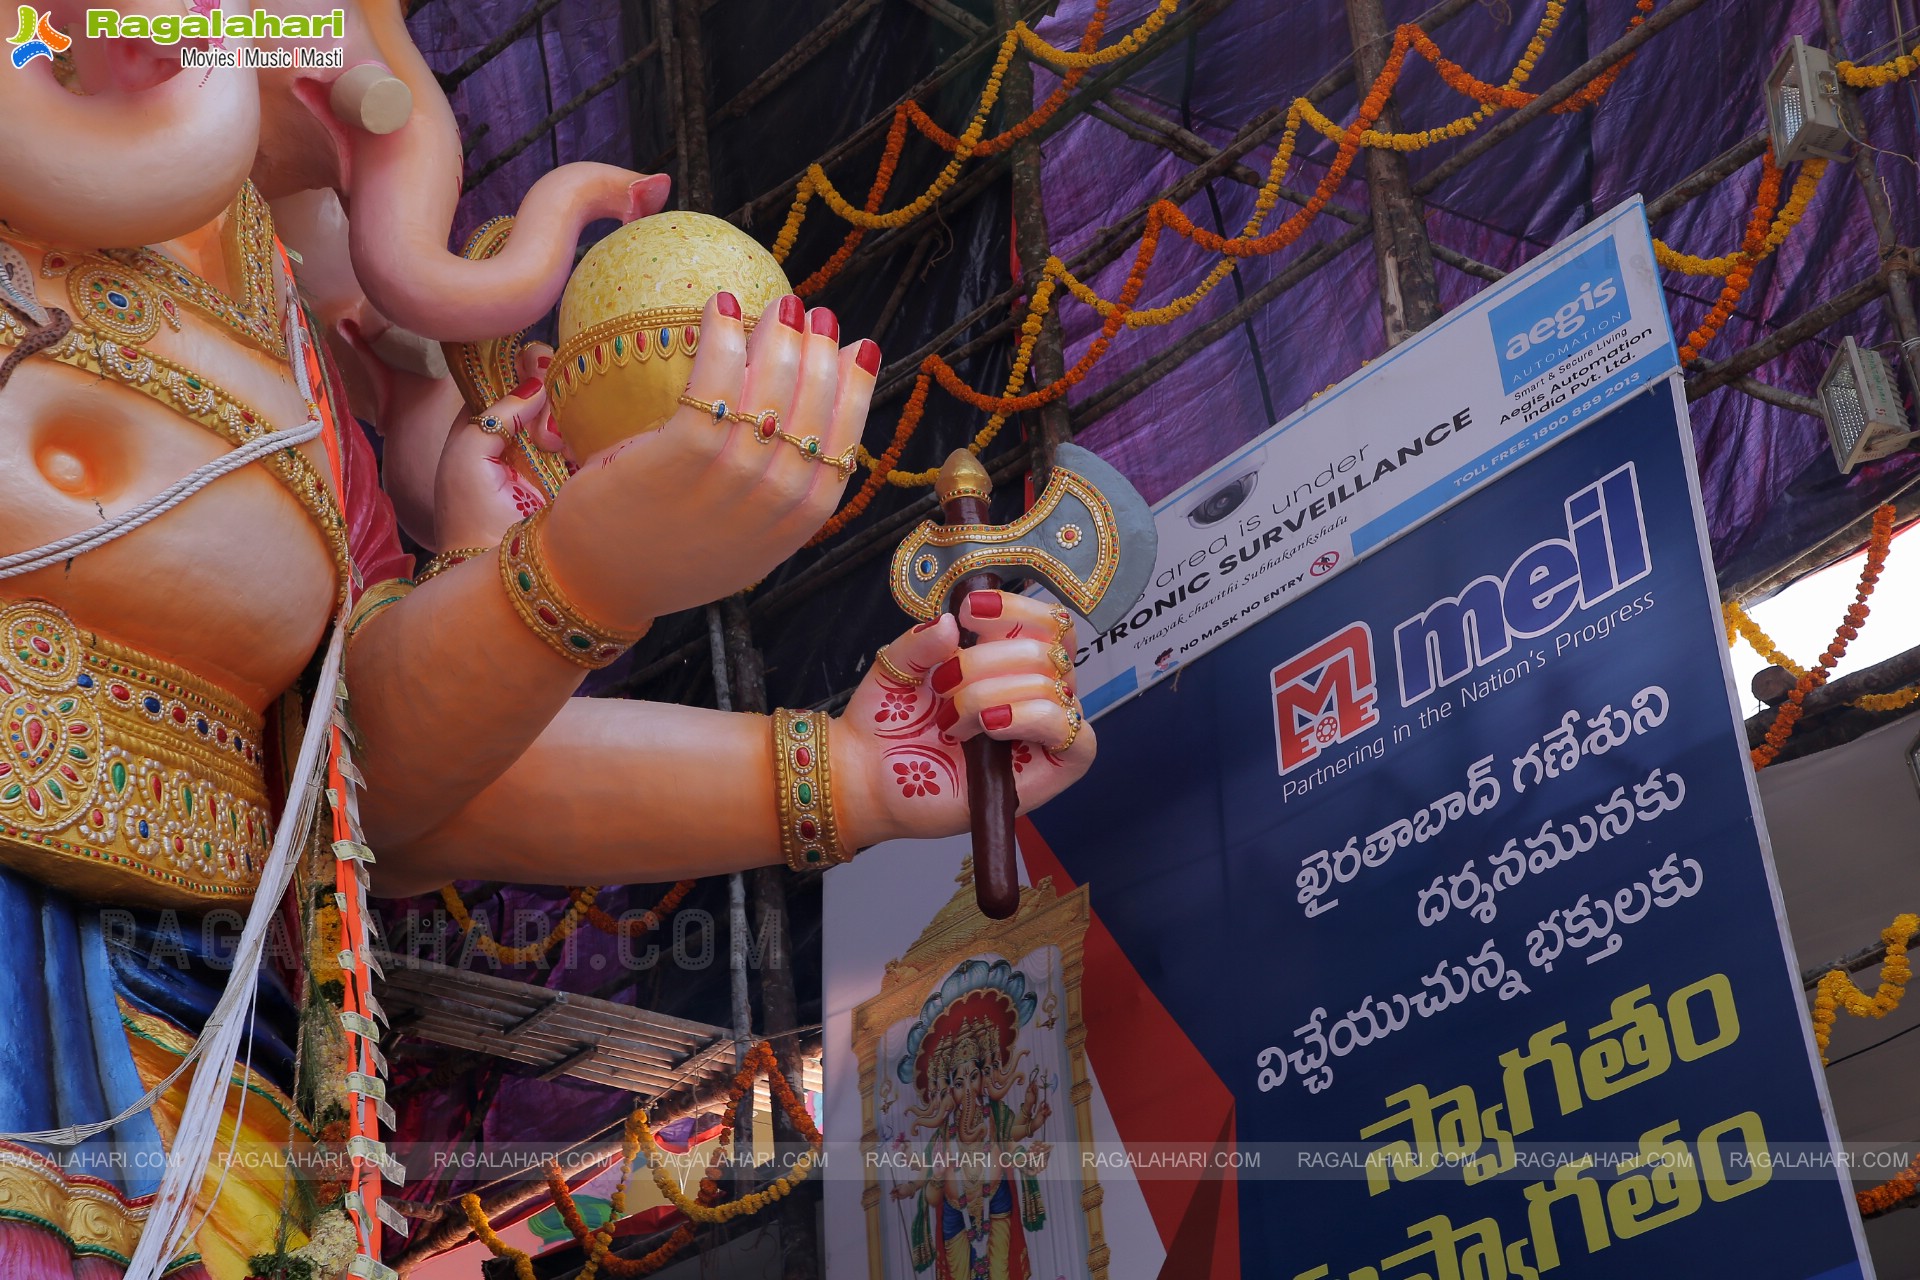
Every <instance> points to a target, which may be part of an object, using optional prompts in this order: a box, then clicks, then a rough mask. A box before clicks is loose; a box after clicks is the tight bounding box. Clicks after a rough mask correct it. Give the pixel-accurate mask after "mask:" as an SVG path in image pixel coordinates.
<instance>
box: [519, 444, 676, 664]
mask: <svg viewBox="0 0 1920 1280" xmlns="http://www.w3.org/2000/svg"><path fill="white" fill-rule="evenodd" d="M604 474H605V473H604V469H596V470H595V471H594V472H582V473H581V474H579V475H577V476H575V477H574V478H573V479H572V480H570V481H569V482H568V484H567V487H566V488H565V489H562V490H561V491H560V494H559V496H558V497H556V498H555V499H554V501H553V503H552V505H551V507H550V508H549V509H548V510H547V511H546V513H545V515H544V516H543V517H542V521H541V523H542V530H541V533H542V539H543V545H544V548H545V552H546V556H547V561H548V564H549V566H550V568H551V570H552V573H553V577H554V579H555V581H556V583H557V584H558V585H559V587H560V589H561V590H563V591H564V592H566V594H567V597H568V598H569V599H570V600H571V601H572V602H573V604H574V606H575V607H576V608H577V609H578V610H579V611H580V612H581V613H582V614H583V615H585V616H586V617H588V618H590V619H592V620H593V621H594V622H597V623H598V624H599V625H601V626H602V627H605V628H606V629H608V630H610V631H625V632H631V633H634V634H636V635H645V634H646V632H647V631H648V629H649V628H651V627H652V626H653V620H654V619H655V618H657V617H659V616H660V614H661V612H663V610H661V609H659V608H658V607H656V605H655V602H653V601H652V600H650V599H648V598H647V592H646V590H645V584H644V582H643V581H642V580H640V577H639V575H637V574H634V573H633V572H632V571H631V570H630V568H629V567H628V566H630V565H632V564H633V563H634V561H635V559H636V557H634V556H633V555H631V554H630V553H620V552H617V551H615V550H614V548H612V547H611V546H610V545H609V540H610V538H612V537H614V535H615V534H616V531H615V530H612V529H609V528H607V527H606V524H605V522H604V521H603V520H601V519H600V518H599V516H600V515H601V512H600V511H599V510H597V507H598V505H599V504H597V503H595V502H591V501H588V499H590V498H592V497H594V496H595V494H594V493H593V486H594V484H595V482H604V481H603V477H604ZM570 499H571V501H570Z"/></svg>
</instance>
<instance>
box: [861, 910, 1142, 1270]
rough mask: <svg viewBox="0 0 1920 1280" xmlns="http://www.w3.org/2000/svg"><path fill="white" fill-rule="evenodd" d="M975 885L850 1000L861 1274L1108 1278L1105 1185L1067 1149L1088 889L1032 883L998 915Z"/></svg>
mask: <svg viewBox="0 0 1920 1280" xmlns="http://www.w3.org/2000/svg"><path fill="white" fill-rule="evenodd" d="M963 879H964V877H963ZM972 892H973V891H972V887H971V884H970V883H963V884H962V886H961V889H960V892H959V893H958V894H956V896H955V897H954V899H953V900H952V901H951V902H949V903H948V904H947V905H946V906H945V907H943V908H942V909H941V911H940V912H939V913H938V914H936V915H935V917H934V919H933V921H932V922H931V923H930V924H929V925H928V927H927V929H926V930H925V932H923V933H922V934H921V936H920V939H919V940H918V941H917V942H915V944H914V945H913V946H912V947H910V948H908V950H907V952H906V954H905V955H904V956H902V957H901V958H900V959H898V960H896V961H893V962H892V963H890V964H889V965H888V967H887V976H886V979H885V981H884V982H883V984H882V987H881V991H880V993H879V994H878V995H877V996H875V997H874V998H873V999H871V1000H869V1001H867V1002H866V1003H865V1004H862V1005H861V1006H860V1007H859V1008H858V1009H857V1010H855V1012H854V1032H853V1039H854V1049H855V1052H856V1054H857V1055H858V1058H859V1062H860V1081H861V1102H862V1112H863V1118H864V1121H865V1124H864V1133H863V1136H862V1153H863V1160H864V1161H865V1163H866V1166H867V1178H868V1182H867V1187H866V1192H865V1195H864V1197H863V1203H864V1205H865V1207H866V1219H867V1235H868V1241H867V1243H868V1260H869V1262H868V1265H869V1274H870V1275H871V1276H872V1277H874V1280H883V1278H884V1280H1033V1278H1036V1277H1046V1278H1048V1280H1052V1278H1053V1277H1089V1278H1099V1277H1104V1275H1105V1274H1106V1257H1107V1249H1106V1246H1105V1244H1104V1242H1103V1240H1102V1234H1101V1220H1100V1204H1101V1198H1102V1196H1101V1189H1100V1186H1099V1183H1098V1181H1097V1179H1096V1176H1095V1174H1094V1171H1093V1170H1091V1169H1088V1170H1086V1171H1085V1174H1084V1177H1083V1173H1082V1169H1081V1167H1080V1165H1081V1161H1080V1160H1079V1157H1078V1155H1077V1149H1078V1148H1079V1146H1080V1145H1081V1144H1084V1143H1086V1142H1088V1141H1089V1140H1090V1137H1091V1118H1090V1115H1089V1108H1088V1101H1089V1099H1090V1097H1091V1093H1092V1086H1091V1083H1090V1082H1089V1079H1088V1075H1087V1066H1086V1059H1085V1053H1084V1049H1083V1046H1084V1042H1085V1031H1084V1028H1083V1027H1082V1025H1081V1021H1080V973H1081V940H1082V937H1083V935H1084V933H1085V930H1086V924H1087V906H1086V900H1085V891H1084V890H1079V891H1076V892H1075V893H1073V894H1071V895H1069V896H1068V897H1066V898H1064V899H1062V898H1056V897H1054V894H1053V889H1052V886H1051V884H1050V883H1046V882H1042V884H1041V885H1039V886H1037V887H1034V888H1029V889H1026V890H1024V891H1023V894H1022V902H1021V909H1020V911H1019V912H1018V913H1017V914H1016V915H1015V916H1014V917H1013V918H1012V919H1010V920H1007V921H1005V922H990V921H987V920H985V919H984V918H983V917H981V916H979V915H978V914H977V913H975V912H974V911H973V910H972Z"/></svg>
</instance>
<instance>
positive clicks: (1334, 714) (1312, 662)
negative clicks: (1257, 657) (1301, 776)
mask: <svg viewBox="0 0 1920 1280" xmlns="http://www.w3.org/2000/svg"><path fill="white" fill-rule="evenodd" d="M1375 700H1376V691H1375V689H1374V679H1373V632H1372V630H1371V629H1370V628H1369V627H1368V626H1367V624H1366V623H1364V622H1355V623H1352V624H1350V625H1349V626H1347V627H1345V628H1344V629H1342V630H1341V631H1339V632H1337V633H1335V634H1334V635H1330V636H1328V637H1327V638H1326V639H1325V640H1322V641H1320V643H1318V644H1316V645H1314V646H1313V647H1311V648H1309V649H1306V650H1304V651H1302V652H1300V653H1297V654H1295V655H1294V656H1293V657H1291V658H1289V659H1287V660H1286V661H1285V662H1283V663H1281V664H1280V665H1279V666H1277V667H1275V668H1274V669H1273V728H1274V736H1275V737H1276V738H1277V739H1278V741H1279V744H1280V772H1281V773H1282V774H1287V773H1291V772H1293V771H1294V770H1295V769H1298V768H1299V767H1300V766H1302V765H1305V764H1310V763H1312V761H1313V759H1314V758H1315V757H1316V756H1318V755H1319V754H1320V753H1321V752H1322V751H1325V750H1326V749H1327V748H1329V747H1331V746H1334V745H1336V744H1338V743H1341V742H1345V741H1346V740H1347V739H1349V738H1351V737H1354V736H1355V735H1356V734H1361V733H1365V732H1366V731H1367V730H1368V729H1371V728H1373V726H1374V725H1376V724H1378V723H1380V713H1379V712H1378V711H1377V710H1375V709H1374V702H1375Z"/></svg>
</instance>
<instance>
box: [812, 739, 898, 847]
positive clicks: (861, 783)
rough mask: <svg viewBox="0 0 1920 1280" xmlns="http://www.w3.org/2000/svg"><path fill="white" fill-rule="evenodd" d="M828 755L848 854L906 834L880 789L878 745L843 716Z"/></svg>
mask: <svg viewBox="0 0 1920 1280" xmlns="http://www.w3.org/2000/svg"><path fill="white" fill-rule="evenodd" d="M827 744H828V745H827V754H828V757H829V762H830V763H831V765H832V767H833V778H834V793H835V794H834V796H833V805H834V812H835V813H836V815H837V816H838V818H839V823H840V843H841V844H842V845H843V846H844V847H845V851H846V852H847V853H848V854H852V853H855V852H857V851H858V850H861V849H865V848H867V847H869V846H871V845H876V844H880V843H882V842H883V841H887V840H893V839H897V838H898V837H899V836H901V835H903V834H905V833H904V832H902V831H900V830H898V829H897V828H896V826H895V824H894V821H893V815H892V813H891V812H890V811H889V810H888V809H887V806H886V802H885V796H886V793H885V792H884V791H882V790H881V789H880V787H879V785H877V784H878V782H879V764H880V760H879V755H878V753H877V752H876V750H875V744H874V743H873V741H872V740H871V739H869V738H867V737H866V736H865V735H863V734H861V733H859V732H858V731H857V730H855V729H854V727H853V725H852V724H850V723H849V722H848V721H847V719H846V718H845V717H844V716H842V717H840V718H837V719H835V720H834V722H833V731H832V733H831V734H829V735H828V739H827Z"/></svg>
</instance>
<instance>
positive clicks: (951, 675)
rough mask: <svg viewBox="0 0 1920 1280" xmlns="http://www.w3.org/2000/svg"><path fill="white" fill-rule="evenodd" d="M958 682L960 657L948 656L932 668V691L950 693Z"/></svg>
mask: <svg viewBox="0 0 1920 1280" xmlns="http://www.w3.org/2000/svg"><path fill="white" fill-rule="evenodd" d="M959 683H960V659H959V658H958V657H952V658H948V659H947V660H946V661H945V662H943V663H941V664H940V665H939V666H937V667H935V668H934V669H933V691H934V692H935V693H952V692H953V690H954V689H955V688H956V687H957V686H958V685H959Z"/></svg>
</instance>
